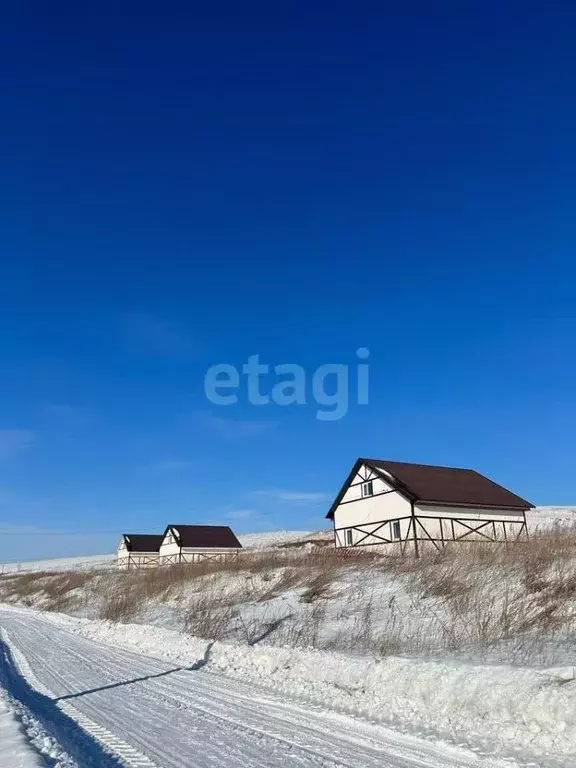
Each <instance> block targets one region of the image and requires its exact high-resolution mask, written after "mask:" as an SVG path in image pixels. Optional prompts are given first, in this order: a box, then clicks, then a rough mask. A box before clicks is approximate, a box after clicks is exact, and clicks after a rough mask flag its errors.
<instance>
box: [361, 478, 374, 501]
mask: <svg viewBox="0 0 576 768" xmlns="http://www.w3.org/2000/svg"><path fill="white" fill-rule="evenodd" d="M366 496H374V488H373V487H372V480H368V482H367V483H362V497H363V498H365V497H366Z"/></svg>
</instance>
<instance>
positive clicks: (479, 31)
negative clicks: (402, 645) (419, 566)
mask: <svg viewBox="0 0 576 768" xmlns="http://www.w3.org/2000/svg"><path fill="white" fill-rule="evenodd" d="M575 23H576V7H575V6H574V4H573V3H568V2H565V3H562V2H559V3H549V4H543V3H530V2H528V3H526V2H523V3H520V2H517V3H510V2H498V3H495V2H481V3H480V2H478V3H476V2H469V3H462V2H439V3H433V4H430V3H424V2H417V3H404V4H400V5H398V4H389V5H386V4H382V3H371V4H368V3H363V2H355V3H340V2H334V0H331V2H314V0H307V2H299V0H290V2H287V1H286V2H284V1H283V0H282V1H280V2H275V3H274V2H272V3H271V2H266V3H253V2H248V3H237V2H234V3H230V2H224V3H221V4H218V5H217V6H212V5H210V4H194V3H173V2H170V1H169V0H168V2H164V3H161V4H158V3H145V2H144V3H142V2H139V3H117V2H116V3H106V2H105V3H98V4H97V5H95V6H93V7H92V8H90V7H87V6H86V4H84V3H56V4H46V3H26V2H24V3H20V4H10V7H6V8H4V9H3V23H2V27H1V29H0V69H1V71H2V73H3V77H2V80H1V83H0V109H1V120H0V126H1V127H0V148H1V168H2V171H1V179H2V183H1V186H0V211H1V214H0V247H1V253H2V264H1V275H0V277H1V279H0V318H1V322H0V344H1V346H0V349H1V376H0V505H1V506H0V526H1V527H0V559H6V558H11V557H13V558H16V557H21V556H22V555H23V554H24V553H27V554H30V555H32V556H37V555H39V554H46V555H48V554H74V553H76V552H78V553H88V552H98V551H103V550H109V549H110V548H111V546H112V543H113V542H114V541H115V539H116V535H115V533H114V532H116V531H121V530H125V529H130V530H142V531H154V530H159V529H161V528H162V527H163V525H164V524H165V523H166V522H167V521H173V522H174V521H175V522H182V521H186V522H188V521H189V522H194V521H203V522H222V523H231V524H233V525H234V527H235V528H236V529H237V530H240V531H249V530H258V529H266V528H305V529H309V528H317V527H320V526H321V525H322V524H323V516H324V514H325V511H326V508H327V501H328V500H329V498H330V497H331V496H332V495H334V494H335V492H336V491H337V489H338V487H339V485H340V483H341V482H342V480H343V478H344V476H345V474H346V472H347V471H348V468H349V466H350V465H351V464H352V462H353V461H354V460H355V458H356V457H357V456H358V455H373V456H377V457H385V458H390V459H398V460H408V461H420V462H425V463H426V462H429V463H446V464H454V465H460V466H471V467H475V468H477V469H478V470H480V471H483V472H486V473H487V474H489V475H490V476H492V477H494V479H496V480H498V481H500V482H502V483H504V484H505V485H508V486H509V487H511V489H512V490H514V491H516V492H518V493H519V494H521V495H523V496H526V497H528V498H530V499H531V500H533V501H534V502H536V503H540V504H563V503H566V504H567V503H576V489H575V485H574V456H575V451H574V441H575V427H576V424H575V422H576V399H575V392H574V384H575V374H576V362H575V354H574V352H575V341H576V324H575V319H574V318H575V310H574V305H573V302H574V293H575V290H574V288H575V277H576V267H575V261H574V250H575V244H576V232H575V224H574V221H575V219H574V206H575V200H576V194H575V193H576V185H575V182H574V179H575V166H576V144H575V142H574V136H575V135H576V107H575V106H574V82H575V79H576V61H575V59H574V39H573V36H574V28H575V27H574V25H575ZM359 347H367V348H369V350H370V361H369V362H370V364H371V371H370V374H371V382H370V383H371V390H370V403H369V405H367V406H359V405H355V404H354V403H351V405H350V409H349V412H348V414H347V415H346V417H345V418H342V419H340V420H337V421H333V422H326V421H321V420H318V419H317V418H316V411H317V406H316V405H315V404H314V403H309V404H308V405H307V406H291V407H280V406H277V405H274V404H272V405H269V406H254V405H251V404H250V403H249V402H248V401H247V396H246V390H245V388H244V389H242V388H241V389H240V390H239V391H238V403H237V404H236V405H231V406H216V405H213V404H212V403H210V402H209V401H208V400H207V399H206V396H205V394H204V385H203V381H204V375H205V372H206V370H207V369H208V368H209V366H211V365H213V364H216V363H229V364H232V365H235V366H241V365H242V363H243V362H245V361H246V360H247V358H248V357H249V356H250V355H253V354H259V355H260V358H261V361H263V362H265V363H268V364H270V365H277V364H285V363H297V364H299V365H301V366H303V367H304V369H305V370H306V373H307V375H308V376H309V377H311V376H312V374H313V372H314V370H315V369H316V368H317V367H318V366H319V365H322V364H326V363H340V364H343V365H344V364H350V365H351V366H352V368H353V367H354V366H355V365H356V363H357V362H358V360H357V358H356V355H355V351H356V349H357V348H359ZM98 531H103V532H105V533H102V534H98V533H97V532H98ZM42 532H46V535H43V534H42ZM62 532H67V533H69V534H71V535H66V536H63V535H62ZM107 532H110V533H107ZM24 534H26V535H24ZM79 534H81V535H79Z"/></svg>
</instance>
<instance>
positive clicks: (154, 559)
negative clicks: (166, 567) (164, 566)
mask: <svg viewBox="0 0 576 768" xmlns="http://www.w3.org/2000/svg"><path fill="white" fill-rule="evenodd" d="M161 543H162V534H148V533H123V534H122V538H121V539H120V543H119V544H118V550H117V553H116V557H117V562H118V567H119V568H122V569H127V568H152V567H154V566H156V565H158V560H159V550H160V544H161Z"/></svg>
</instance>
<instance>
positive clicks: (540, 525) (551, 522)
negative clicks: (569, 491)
mask: <svg viewBox="0 0 576 768" xmlns="http://www.w3.org/2000/svg"><path fill="white" fill-rule="evenodd" d="M526 519H527V521H528V528H529V530H531V531H534V530H536V529H539V530H544V529H545V528H553V527H554V526H558V525H560V526H566V525H573V524H574V523H576V507H536V508H535V509H532V510H530V512H527V513H526Z"/></svg>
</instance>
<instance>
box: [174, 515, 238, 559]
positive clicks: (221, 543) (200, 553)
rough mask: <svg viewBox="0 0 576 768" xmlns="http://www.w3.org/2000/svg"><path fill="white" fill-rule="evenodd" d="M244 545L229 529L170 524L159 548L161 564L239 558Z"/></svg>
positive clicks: (220, 526) (215, 526)
mask: <svg viewBox="0 0 576 768" xmlns="http://www.w3.org/2000/svg"><path fill="white" fill-rule="evenodd" d="M241 548H242V544H240V542H239V541H238V539H237V538H236V536H235V535H234V533H233V531H232V529H231V528H229V527H228V526H227V525H179V524H170V525H168V526H167V527H166V530H165V531H164V536H163V537H162V544H161V545H160V563H161V564H162V565H175V564H176V563H198V562H202V561H203V560H222V559H224V558H226V557H230V556H231V555H237V554H238V552H239V551H240V549H241Z"/></svg>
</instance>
